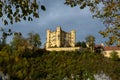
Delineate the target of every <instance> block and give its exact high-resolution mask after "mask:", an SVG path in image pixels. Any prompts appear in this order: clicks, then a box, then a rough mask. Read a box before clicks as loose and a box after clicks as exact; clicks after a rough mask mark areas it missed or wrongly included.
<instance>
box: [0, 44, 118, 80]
mask: <svg viewBox="0 0 120 80" xmlns="http://www.w3.org/2000/svg"><path fill="white" fill-rule="evenodd" d="M9 47H10V46H9V45H8V46H7V48H8V49H7V48H5V49H7V50H9ZM5 49H3V50H2V51H0V70H1V71H3V72H6V73H8V74H9V76H10V79H11V80H65V79H67V80H75V79H76V80H87V79H90V80H94V74H99V73H101V72H103V73H104V74H106V75H108V76H109V77H110V78H111V79H112V80H119V79H120V78H118V76H119V75H120V63H119V61H112V60H110V59H108V58H104V57H103V55H101V54H96V53H91V52H90V51H89V50H87V49H83V50H82V52H65V51H61V52H56V51H53V52H47V51H45V50H42V49H39V50H37V51H36V52H31V51H30V50H27V51H26V52H24V53H22V52H21V53H20V52H19V51H17V52H12V53H8V52H6V51H5ZM19 54H22V56H21V55H19ZM106 64H107V65H106Z"/></svg>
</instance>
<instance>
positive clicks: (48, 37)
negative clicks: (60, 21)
mask: <svg viewBox="0 0 120 80" xmlns="http://www.w3.org/2000/svg"><path fill="white" fill-rule="evenodd" d="M50 32H51V31H50V30H47V38H46V48H48V47H50Z"/></svg>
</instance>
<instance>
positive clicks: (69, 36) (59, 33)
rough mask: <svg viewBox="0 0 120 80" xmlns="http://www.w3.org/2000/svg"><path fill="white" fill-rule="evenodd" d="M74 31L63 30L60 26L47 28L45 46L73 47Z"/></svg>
mask: <svg viewBox="0 0 120 80" xmlns="http://www.w3.org/2000/svg"><path fill="white" fill-rule="evenodd" d="M75 39H76V31H75V30H72V31H70V32H65V31H63V30H62V29H61V27H57V29H56V30H55V31H53V32H52V31H51V30H47V40H46V48H56V47H57V48H60V47H75Z"/></svg>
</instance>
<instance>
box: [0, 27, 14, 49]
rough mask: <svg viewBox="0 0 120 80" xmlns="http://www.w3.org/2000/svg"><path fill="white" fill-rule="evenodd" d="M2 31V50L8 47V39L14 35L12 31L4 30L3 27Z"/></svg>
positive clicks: (0, 47)
mask: <svg viewBox="0 0 120 80" xmlns="http://www.w3.org/2000/svg"><path fill="white" fill-rule="evenodd" d="M0 31H1V32H2V36H1V38H0V39H1V40H0V49H2V48H3V47H4V46H5V45H6V39H7V37H8V36H11V35H12V31H11V29H8V30H6V29H3V28H2V27H1V28H0Z"/></svg>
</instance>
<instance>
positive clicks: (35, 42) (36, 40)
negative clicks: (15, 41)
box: [28, 33, 41, 47]
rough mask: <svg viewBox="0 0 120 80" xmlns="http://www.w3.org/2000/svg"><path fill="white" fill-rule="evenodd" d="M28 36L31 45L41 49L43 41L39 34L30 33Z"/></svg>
mask: <svg viewBox="0 0 120 80" xmlns="http://www.w3.org/2000/svg"><path fill="white" fill-rule="evenodd" d="M28 35H29V37H28V40H29V43H30V44H31V46H33V47H39V46H40V45H41V39H40V36H39V34H37V33H35V34H34V33H28Z"/></svg>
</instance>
